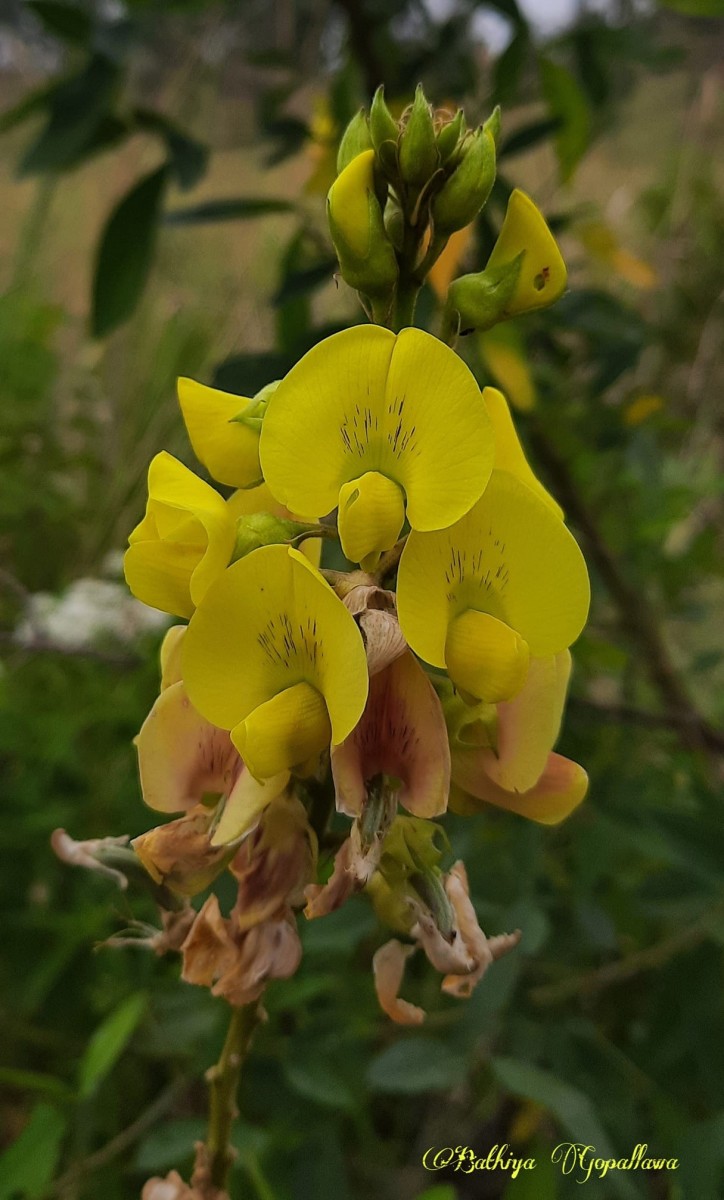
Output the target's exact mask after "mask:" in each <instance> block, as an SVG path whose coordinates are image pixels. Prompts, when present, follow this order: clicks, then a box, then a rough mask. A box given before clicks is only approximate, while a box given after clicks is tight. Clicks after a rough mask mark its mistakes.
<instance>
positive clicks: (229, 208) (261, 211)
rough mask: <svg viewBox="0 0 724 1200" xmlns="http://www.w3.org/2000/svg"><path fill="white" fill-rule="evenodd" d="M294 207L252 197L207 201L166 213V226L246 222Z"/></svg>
mask: <svg viewBox="0 0 724 1200" xmlns="http://www.w3.org/2000/svg"><path fill="white" fill-rule="evenodd" d="M293 211H294V205H293V204H291V203H290V202H289V201H288V200H266V199H264V198H261V197H259V198H255V197H252V196H244V197H239V199H237V200H208V201H207V202H206V203H205V204H195V205H194V206H193V207H192V208H177V209H175V210H174V211H173V212H170V213H166V216H165V217H164V224H166V225H209V224H211V223H212V222H214V221H248V220H249V219H250V218H252V217H266V216H268V215H269V214H270V213H286V212H293Z"/></svg>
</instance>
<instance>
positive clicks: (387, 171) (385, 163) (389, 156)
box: [377, 138, 399, 183]
mask: <svg viewBox="0 0 724 1200" xmlns="http://www.w3.org/2000/svg"><path fill="white" fill-rule="evenodd" d="M377 162H378V164H379V166H380V169H381V171H382V173H383V174H384V176H385V177H386V178H387V179H389V181H390V183H394V182H395V181H396V180H397V178H398V174H399V172H398V167H397V142H393V141H392V140H391V139H389V138H388V139H387V141H384V142H380V144H379V146H378V147H377Z"/></svg>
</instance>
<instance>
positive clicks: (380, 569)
mask: <svg viewBox="0 0 724 1200" xmlns="http://www.w3.org/2000/svg"><path fill="white" fill-rule="evenodd" d="M406 541H407V537H403V538H400V540H399V542H395V544H394V546H393V547H392V549H391V550H388V551H387V553H386V554H383V555H382V558H381V559H380V561H379V563H378V564H377V568H376V570H375V571H373V575H374V577H375V579H376V580H377V582H378V583H382V580H383V579H385V578H386V576H388V575H391V574H392V572H393V571H394V569H395V567H396V566H397V564H398V563H399V561H400V558H401V556H402V551H403V550H404V549H405V542H406Z"/></svg>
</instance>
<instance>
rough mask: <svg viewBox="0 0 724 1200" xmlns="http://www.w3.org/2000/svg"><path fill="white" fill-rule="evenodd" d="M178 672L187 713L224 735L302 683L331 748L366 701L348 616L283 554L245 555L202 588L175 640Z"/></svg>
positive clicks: (360, 652) (361, 656)
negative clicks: (320, 702) (323, 715)
mask: <svg viewBox="0 0 724 1200" xmlns="http://www.w3.org/2000/svg"><path fill="white" fill-rule="evenodd" d="M183 673H184V680H185V681H186V686H187V687H188V690H189V695H190V696H191V700H192V702H193V703H194V705H195V706H196V707H197V708H198V710H199V711H200V712H202V713H203V714H204V715H205V716H206V717H207V718H208V719H209V720H210V721H213V723H214V724H215V725H219V726H221V728H223V729H233V728H234V726H236V725H238V724H239V723H240V722H242V721H244V720H246V718H247V717H248V716H249V715H250V714H251V713H252V712H253V711H254V709H255V708H259V706H260V705H262V704H265V703H266V701H267V700H271V699H272V697H274V696H276V695H277V693H278V692H282V691H284V690H285V689H286V688H290V687H293V686H294V685H295V684H297V683H309V684H310V685H311V686H312V687H314V688H316V689H317V690H318V691H319V692H320V693H321V694H322V696H323V697H324V700H325V703H326V706H327V709H328V712H329V718H330V721H331V725H332V734H333V740H334V741H335V742H339V741H342V740H343V739H344V738H345V737H346V736H347V734H348V733H350V732H351V730H352V729H353V728H354V726H355V725H356V724H357V721H358V720H359V718H360V716H361V715H362V711H363V709H364V706H365V701H366V699H367V687H368V676H367V663H366V658H365V652H364V646H363V643H362V638H361V635H360V632H359V630H358V628H357V625H356V624H355V621H354V617H353V616H352V615H351V613H349V612H348V611H347V609H346V608H345V606H344V604H343V603H342V601H341V600H339V599H338V598H337V596H336V595H335V594H334V592H333V591H332V589H331V588H330V587H329V585H328V584H327V583H326V582H325V581H324V579H323V578H322V576H321V575H320V574H319V572H318V571H316V570H315V569H314V567H312V566H311V565H310V564H309V562H308V561H307V560H306V559H305V558H304V556H303V555H301V554H300V553H299V552H298V551H296V550H292V549H288V548H287V547H285V546H263V547H262V548H261V549H259V550H254V551H253V553H251V554H249V555H247V556H246V557H245V558H242V559H240V560H239V562H236V563H234V564H233V565H232V566H231V567H229V569H228V570H227V571H225V572H224V574H223V575H222V576H221V577H220V578H219V579H218V580H217V581H216V583H215V584H214V585H213V587H211V588H210V589H209V591H208V593H207V595H206V597H205V599H204V602H203V604H202V605H200V607H199V608H198V609H197V610H196V612H195V614H194V616H193V618H192V620H191V623H190V625H189V628H188V631H187V633H186V637H185V638H184V648H183Z"/></svg>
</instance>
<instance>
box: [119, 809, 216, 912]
mask: <svg viewBox="0 0 724 1200" xmlns="http://www.w3.org/2000/svg"><path fill="white" fill-rule="evenodd" d="M212 816H213V814H212V813H211V812H210V811H209V809H208V808H204V806H203V805H201V804H199V805H197V806H196V807H195V808H192V809H191V810H190V811H189V812H188V813H186V814H185V816H183V817H179V819H178V820H176V821H169V822H168V824H166V825H159V826H158V827H157V828H156V829H150V830H149V831H148V833H143V834H141V836H140V837H137V838H134V839H133V841H132V842H131V845H132V846H133V849H134V850H135V852H136V854H137V855H138V857H139V858H140V860H141V862H142V863H143V865H144V867H145V868H146V870H147V871H148V873H149V875H150V876H151V878H152V879H154V880H155V881H156V883H163V884H165V885H166V886H167V887H169V888H170V889H171V891H173V892H177V893H178V894H179V895H180V896H197V895H198V893H199V892H203V891H204V889H205V888H207V887H208V886H209V884H210V883H213V881H214V880H215V879H216V877H217V875H219V874H220V873H221V872H222V871H223V869H224V867H225V866H226V864H227V862H228V861H229V859H230V857H231V855H232V853H233V850H230V849H229V848H228V847H226V846H214V845H213V844H212V842H211V836H210V832H209V830H210V826H211V821H212Z"/></svg>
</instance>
